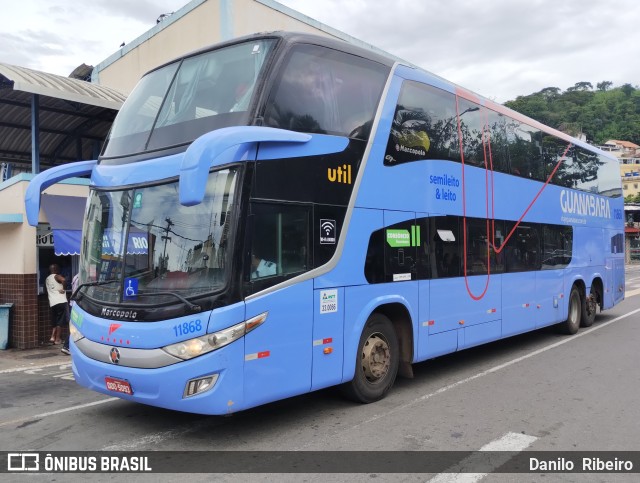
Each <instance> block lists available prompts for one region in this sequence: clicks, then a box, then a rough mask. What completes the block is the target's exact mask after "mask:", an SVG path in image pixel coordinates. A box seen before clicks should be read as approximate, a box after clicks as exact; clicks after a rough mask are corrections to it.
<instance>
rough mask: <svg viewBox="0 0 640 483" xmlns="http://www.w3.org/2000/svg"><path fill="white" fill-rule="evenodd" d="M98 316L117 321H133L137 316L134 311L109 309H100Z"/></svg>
mask: <svg viewBox="0 0 640 483" xmlns="http://www.w3.org/2000/svg"><path fill="white" fill-rule="evenodd" d="M100 315H102V316H103V317H116V318H118V319H132V320H133V319H135V318H136V317H137V316H138V312H136V311H135V310H120V309H112V308H110V307H102V312H100Z"/></svg>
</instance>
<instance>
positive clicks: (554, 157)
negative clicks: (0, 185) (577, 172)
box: [542, 134, 571, 186]
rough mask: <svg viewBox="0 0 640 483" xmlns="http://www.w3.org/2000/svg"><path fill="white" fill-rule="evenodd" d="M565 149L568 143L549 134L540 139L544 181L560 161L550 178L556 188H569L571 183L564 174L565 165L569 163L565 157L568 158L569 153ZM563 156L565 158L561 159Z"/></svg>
mask: <svg viewBox="0 0 640 483" xmlns="http://www.w3.org/2000/svg"><path fill="white" fill-rule="evenodd" d="M567 147H568V143H567V142H566V141H564V140H562V139H559V138H557V137H555V136H552V135H550V134H545V135H544V137H543V138H542V156H543V158H544V166H545V180H546V178H548V177H549V176H551V173H553V170H554V169H556V166H557V165H558V162H559V161H561V160H562V162H561V163H560V165H559V166H558V168H557V170H556V172H555V173H554V175H553V177H552V178H551V182H552V183H553V184H556V185H558V186H571V181H570V179H569V176H568V174H567V173H566V170H567V166H568V165H567V163H570V161H569V160H568V159H567V157H568V156H570V151H568V150H567ZM565 153H566V154H565ZM563 156H565V157H564V158H563Z"/></svg>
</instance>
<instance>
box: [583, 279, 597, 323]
mask: <svg viewBox="0 0 640 483" xmlns="http://www.w3.org/2000/svg"><path fill="white" fill-rule="evenodd" d="M598 300H599V299H598V291H597V290H596V289H594V287H593V285H592V286H591V290H590V291H589V296H588V297H585V299H584V300H583V302H582V317H581V319H580V326H581V327H591V326H592V325H593V322H594V321H595V320H596V312H597V311H598Z"/></svg>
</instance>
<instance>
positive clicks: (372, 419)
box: [305, 309, 640, 446]
mask: <svg viewBox="0 0 640 483" xmlns="http://www.w3.org/2000/svg"><path fill="white" fill-rule="evenodd" d="M638 312H640V309H635V310H632V311H631V312H627V313H626V314H623V315H620V316H619V317H616V318H615V319H611V320H609V321H607V322H603V323H602V324H599V325H596V326H592V327H590V328H588V329H583V331H582V332H579V333H577V334H575V335H572V336H571V337H567V338H566V339H563V340H561V341H559V342H555V343H553V344H551V345H548V346H546V347H543V348H541V349H538V350H535V351H533V352H530V353H529V354H526V355H524V356H520V357H516V358H515V359H511V360H510V361H507V362H504V363H502V364H499V365H497V366H494V367H491V368H490V369H487V370H485V371H482V372H478V373H477V374H474V375H473V376H469V377H466V378H464V379H460V380H459V381H456V382H454V383H451V384H449V385H447V386H443V387H441V388H440V389H437V390H435V391H433V392H431V393H429V394H424V395H423V396H420V397H417V398H415V399H413V400H412V401H409V402H407V403H405V404H402V405H400V406H394V408H393V409H390V410H388V411H386V412H384V413H381V414H376V415H374V416H372V417H370V418H368V419H366V420H364V421H362V422H360V423H358V424H356V425H354V426H351V427H350V428H346V429H343V430H341V431H352V430H354V429H356V428H359V427H360V426H365V425H368V424H370V423H372V422H375V421H377V420H378V419H382V418H385V417H387V416H389V415H390V414H394V413H397V412H398V411H403V410H405V409H407V408H410V407H411V406H414V405H416V404H419V403H421V402H424V401H426V400H428V399H431V398H433V397H435V396H438V395H439V394H442V393H444V392H447V391H449V390H450V389H454V388H456V387H458V386H461V385H463V384H466V383H467V382H471V381H475V380H476V379H480V378H481V377H484V376H488V375H489V374H493V373H494V372H498V371H500V370H502V369H505V368H507V367H510V366H512V365H514V364H517V363H518V362H522V361H524V360H527V359H529V358H531V357H535V356H537V355H540V354H543V353H545V352H547V351H549V350H551V349H555V348H556V347H560V346H561V345H564V344H568V343H569V342H572V341H574V340H576V339H579V338H580V337H583V336H585V335H588V334H591V333H593V332H595V331H597V330H600V329H604V328H605V327H608V326H609V325H611V324H613V323H615V322H618V321H620V320H622V319H626V318H627V317H630V316H632V315H635V314H637V313H638ZM313 443H315V444H317V443H318V441H314V442H313ZM310 444H311V443H310ZM305 446H306V445H305Z"/></svg>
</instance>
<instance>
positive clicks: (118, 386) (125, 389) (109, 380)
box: [104, 376, 133, 396]
mask: <svg viewBox="0 0 640 483" xmlns="http://www.w3.org/2000/svg"><path fill="white" fill-rule="evenodd" d="M104 382H105V384H106V385H107V389H109V391H113V392H121V393H123V394H128V395H129V396H131V395H133V389H131V384H129V381H123V380H122V379H116V378H115V377H108V376H107V377H105V378H104Z"/></svg>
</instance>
